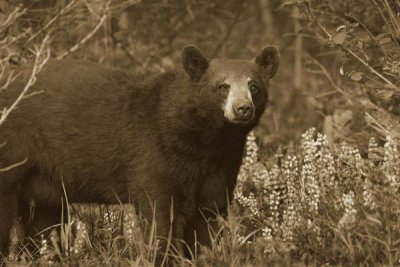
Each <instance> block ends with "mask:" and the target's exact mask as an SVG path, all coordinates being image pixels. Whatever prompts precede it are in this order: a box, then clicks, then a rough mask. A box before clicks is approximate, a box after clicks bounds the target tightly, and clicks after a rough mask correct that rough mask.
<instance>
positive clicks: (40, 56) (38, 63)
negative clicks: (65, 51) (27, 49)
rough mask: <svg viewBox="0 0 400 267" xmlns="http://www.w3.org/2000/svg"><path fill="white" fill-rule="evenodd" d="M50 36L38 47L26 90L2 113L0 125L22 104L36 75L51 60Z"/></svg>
mask: <svg viewBox="0 0 400 267" xmlns="http://www.w3.org/2000/svg"><path fill="white" fill-rule="evenodd" d="M49 40H50V38H49V36H48V35H46V36H45V38H44V39H43V41H42V43H41V45H40V46H39V47H36V49H35V50H36V51H35V61H34V64H33V67H32V72H31V75H30V77H29V80H28V82H27V83H26V84H25V87H24V89H23V90H22V92H21V93H20V94H19V95H18V97H17V99H16V100H15V101H14V102H13V103H12V104H11V106H10V107H8V108H7V107H4V108H3V110H2V112H1V117H0V125H2V124H3V123H4V122H5V121H6V119H7V117H8V116H9V115H10V113H11V112H12V111H13V110H14V109H15V108H16V106H17V105H18V104H19V103H20V102H21V100H22V99H23V98H24V97H25V95H26V94H27V92H28V90H29V88H30V87H32V86H33V85H34V84H35V82H36V75H37V74H38V73H39V72H40V71H41V70H42V68H43V66H44V65H45V64H46V63H47V61H48V60H49V58H50V49H49V47H48V44H49Z"/></svg>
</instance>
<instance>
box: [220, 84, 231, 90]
mask: <svg viewBox="0 0 400 267" xmlns="http://www.w3.org/2000/svg"><path fill="white" fill-rule="evenodd" d="M229 87H230V86H229V84H227V83H221V84H220V85H219V86H218V88H219V89H229Z"/></svg>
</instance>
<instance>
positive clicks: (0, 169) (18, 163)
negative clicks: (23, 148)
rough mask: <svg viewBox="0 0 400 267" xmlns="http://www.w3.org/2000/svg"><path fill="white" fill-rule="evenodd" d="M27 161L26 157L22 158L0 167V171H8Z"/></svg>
mask: <svg viewBox="0 0 400 267" xmlns="http://www.w3.org/2000/svg"><path fill="white" fill-rule="evenodd" d="M27 161H28V158H25V159H24V160H22V161H20V162H17V163H14V164H11V165H9V166H7V167H4V168H0V172H8V171H10V170H12V169H15V168H17V167H19V166H21V165H24V164H25V163H26V162H27Z"/></svg>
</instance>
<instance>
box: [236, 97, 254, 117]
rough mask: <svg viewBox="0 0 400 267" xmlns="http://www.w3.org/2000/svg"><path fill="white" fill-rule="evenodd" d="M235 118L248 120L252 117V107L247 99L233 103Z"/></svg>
mask: <svg viewBox="0 0 400 267" xmlns="http://www.w3.org/2000/svg"><path fill="white" fill-rule="evenodd" d="M233 112H234V114H235V119H236V120H240V121H250V120H252V119H253V117H254V107H253V104H252V103H251V102H249V101H241V102H238V103H235V104H234V105H233Z"/></svg>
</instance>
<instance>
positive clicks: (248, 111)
mask: <svg viewBox="0 0 400 267" xmlns="http://www.w3.org/2000/svg"><path fill="white" fill-rule="evenodd" d="M279 60H280V56H279V52H278V50H277V49H276V48H275V47H273V46H267V47H264V48H263V49H261V51H260V52H259V53H258V55H257V56H256V57H255V58H254V59H251V60H240V59H225V58H221V59H213V60H210V59H208V58H207V57H205V56H204V55H203V53H202V52H201V51H200V50H199V49H198V48H196V47H194V46H187V47H185V48H184V49H183V51H182V63H183V68H184V69H185V71H186V73H187V74H188V76H189V79H190V80H191V82H192V84H193V87H195V88H193V90H196V91H197V92H196V98H197V100H198V101H200V102H201V103H199V105H198V106H202V109H201V111H199V112H198V113H200V115H201V117H203V118H206V117H207V118H209V119H210V120H211V118H214V119H212V121H213V123H214V122H215V121H216V120H218V121H217V122H219V123H222V124H229V125H237V126H242V127H244V128H249V129H250V128H252V127H254V125H256V124H257V122H258V120H259V119H260V117H261V115H262V114H263V112H264V110H265V108H266V104H267V102H268V82H269V79H271V78H272V77H273V76H274V75H275V74H276V72H277V70H278V67H279ZM201 112H204V113H202V114H201Z"/></svg>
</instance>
